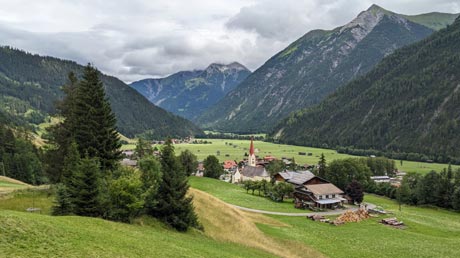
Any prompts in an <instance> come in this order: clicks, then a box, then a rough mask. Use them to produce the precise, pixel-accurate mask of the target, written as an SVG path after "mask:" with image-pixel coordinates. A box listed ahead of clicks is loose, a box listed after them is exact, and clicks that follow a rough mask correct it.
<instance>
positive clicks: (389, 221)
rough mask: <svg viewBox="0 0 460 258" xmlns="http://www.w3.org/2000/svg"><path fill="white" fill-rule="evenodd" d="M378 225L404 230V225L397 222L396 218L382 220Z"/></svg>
mask: <svg viewBox="0 0 460 258" xmlns="http://www.w3.org/2000/svg"><path fill="white" fill-rule="evenodd" d="M380 223H382V224H384V225H389V226H392V227H395V228H404V223H403V222H402V221H398V219H397V218H387V219H382V220H381V221H380Z"/></svg>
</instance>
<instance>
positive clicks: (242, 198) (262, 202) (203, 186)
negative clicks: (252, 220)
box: [189, 176, 308, 213]
mask: <svg viewBox="0 0 460 258" xmlns="http://www.w3.org/2000/svg"><path fill="white" fill-rule="evenodd" d="M189 183H190V186H191V187H193V188H195V189H198V190H201V191H204V192H207V193H209V194H211V195H213V196H215V197H217V198H219V199H221V200H222V201H224V202H226V203H230V204H234V205H238V206H242V207H246V208H251V209H257V210H265V211H276V212H297V213H304V212H308V211H306V210H299V209H296V208H294V204H293V200H292V199H285V200H284V202H274V201H272V200H270V199H268V198H265V197H262V196H259V195H258V192H257V191H255V192H254V195H252V192H251V191H249V193H246V190H245V189H244V188H243V187H241V186H239V185H235V184H230V183H227V182H224V181H220V180H217V179H213V178H206V177H195V176H191V177H189Z"/></svg>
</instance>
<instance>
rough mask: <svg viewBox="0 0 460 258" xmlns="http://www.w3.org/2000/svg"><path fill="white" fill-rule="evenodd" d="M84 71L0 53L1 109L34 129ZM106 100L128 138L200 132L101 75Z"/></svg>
mask: <svg viewBox="0 0 460 258" xmlns="http://www.w3.org/2000/svg"><path fill="white" fill-rule="evenodd" d="M82 70H83V66H81V65H79V64H77V63H75V62H72V61H66V60H61V59H58V58H54V57H43V56H39V55H32V54H29V53H26V52H24V51H20V50H16V49H13V48H10V47H1V48H0V94H1V95H0V109H1V110H2V111H3V113H7V114H9V115H10V116H12V117H16V119H18V120H23V121H24V120H25V121H27V122H30V123H34V124H38V123H40V122H42V121H43V118H44V117H45V116H46V115H48V114H52V113H54V112H55V107H54V105H55V102H56V101H57V100H58V99H60V98H61V97H62V94H63V93H62V92H61V90H60V88H61V86H62V85H63V84H64V83H66V80H67V75H68V73H69V72H70V71H74V72H75V73H76V74H77V75H81V73H82ZM101 79H102V81H103V82H104V86H105V89H106V94H107V96H108V98H109V100H110V104H111V106H112V110H113V111H114V113H115V115H116V117H117V121H118V123H117V126H118V130H119V131H120V132H121V133H122V134H125V135H126V136H129V137H133V136H135V135H136V134H140V133H143V132H145V131H147V130H149V131H150V135H151V136H154V137H166V136H188V135H194V134H197V133H201V132H202V131H201V130H200V129H199V128H198V127H196V126H195V125H193V124H192V123H191V122H189V121H187V120H185V119H183V118H180V117H178V116H175V115H173V114H170V113H168V112H167V111H165V110H163V109H161V108H159V107H156V106H154V105H153V104H151V103H150V102H149V101H148V100H146V99H145V98H144V97H143V96H142V95H140V94H139V93H137V92H136V91H135V90H134V89H131V88H130V87H129V86H128V85H126V84H125V83H123V82H122V81H120V80H119V79H117V78H115V77H112V76H107V75H103V74H101Z"/></svg>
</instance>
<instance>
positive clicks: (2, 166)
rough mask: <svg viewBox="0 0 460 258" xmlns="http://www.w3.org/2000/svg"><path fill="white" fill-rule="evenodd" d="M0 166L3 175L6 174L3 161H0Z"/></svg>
mask: <svg viewBox="0 0 460 258" xmlns="http://www.w3.org/2000/svg"><path fill="white" fill-rule="evenodd" d="M0 167H1V168H2V171H3V176H6V174H5V165H4V164H3V161H2V162H0Z"/></svg>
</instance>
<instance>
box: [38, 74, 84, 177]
mask: <svg viewBox="0 0 460 258" xmlns="http://www.w3.org/2000/svg"><path fill="white" fill-rule="evenodd" d="M77 85H78V80H77V77H76V76H75V74H74V73H73V72H70V73H69V75H68V81H67V83H66V84H65V85H64V86H62V91H63V92H64V94H65V95H64V98H63V99H62V100H61V101H59V102H58V103H57V104H56V108H57V110H58V111H59V115H60V116H61V117H62V121H61V122H59V123H58V124H56V125H53V126H50V127H48V128H47V132H48V134H46V139H47V143H48V144H47V151H46V153H45V171H46V174H47V176H48V178H49V179H50V181H51V183H60V182H62V180H63V179H64V177H63V175H62V173H63V168H64V160H65V157H66V156H67V151H68V150H69V147H70V144H71V143H72V141H73V131H74V124H75V118H74V117H73V111H74V108H75V95H76V89H77Z"/></svg>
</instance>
